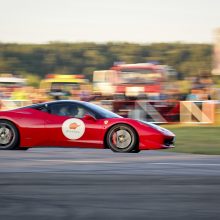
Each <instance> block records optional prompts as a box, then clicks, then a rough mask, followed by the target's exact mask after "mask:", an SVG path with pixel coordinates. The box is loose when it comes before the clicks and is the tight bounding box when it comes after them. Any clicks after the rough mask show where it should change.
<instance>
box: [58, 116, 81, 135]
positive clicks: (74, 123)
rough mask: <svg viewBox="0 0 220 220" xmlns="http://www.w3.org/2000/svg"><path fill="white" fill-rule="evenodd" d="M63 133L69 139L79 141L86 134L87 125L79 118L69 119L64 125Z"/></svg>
mask: <svg viewBox="0 0 220 220" xmlns="http://www.w3.org/2000/svg"><path fill="white" fill-rule="evenodd" d="M62 132H63V134H64V136H65V137H67V138H68V139H79V138H80V137H82V136H83V134H84V132H85V124H84V122H83V121H82V120H80V119H77V118H71V119H67V120H66V121H64V123H63V125H62Z"/></svg>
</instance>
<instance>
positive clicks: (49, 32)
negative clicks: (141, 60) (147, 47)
mask: <svg viewBox="0 0 220 220" xmlns="http://www.w3.org/2000/svg"><path fill="white" fill-rule="evenodd" d="M218 27H220V0H184V1H183V0H182V1H180V0H0V42H3V43H6V42H13V43H47V42H52V41H62V42H84V41H86V42H97V43H105V42H133V43H154V42H155V43H156V42H186V43H187V42H188V43H212V42H213V38H214V37H213V35H214V34H213V31H214V29H216V28H218Z"/></svg>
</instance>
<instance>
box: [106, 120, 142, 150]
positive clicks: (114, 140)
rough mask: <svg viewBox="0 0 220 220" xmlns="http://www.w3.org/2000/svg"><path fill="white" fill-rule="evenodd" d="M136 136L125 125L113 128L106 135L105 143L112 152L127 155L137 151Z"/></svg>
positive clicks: (131, 129)
mask: <svg viewBox="0 0 220 220" xmlns="http://www.w3.org/2000/svg"><path fill="white" fill-rule="evenodd" d="M137 142H138V141H137V135H136V132H135V131H134V129H133V128H131V127H130V126H129V125H125V124H117V125H115V126H113V127H112V128H111V129H110V130H109V131H108V133H107V136H106V143H107V145H108V146H109V148H110V149H111V150H112V151H114V152H121V153H128V152H132V151H135V150H137Z"/></svg>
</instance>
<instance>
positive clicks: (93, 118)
mask: <svg viewBox="0 0 220 220" xmlns="http://www.w3.org/2000/svg"><path fill="white" fill-rule="evenodd" d="M83 118H84V119H85V120H88V121H96V118H95V117H94V116H92V115H90V114H85V115H84V117H83Z"/></svg>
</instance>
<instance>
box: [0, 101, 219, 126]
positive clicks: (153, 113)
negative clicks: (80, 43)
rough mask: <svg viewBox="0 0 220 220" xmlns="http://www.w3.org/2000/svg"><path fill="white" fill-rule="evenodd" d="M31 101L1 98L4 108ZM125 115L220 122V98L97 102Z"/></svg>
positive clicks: (0, 108) (161, 120)
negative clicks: (218, 99) (219, 99)
mask: <svg viewBox="0 0 220 220" xmlns="http://www.w3.org/2000/svg"><path fill="white" fill-rule="evenodd" d="M31 103H32V101H31V100H0V111H4V110H10V109H14V108H19V107H22V106H26V105H30V104H31ZM95 104H98V105H101V106H103V107H104V108H107V109H109V110H110V111H113V112H115V113H117V114H119V115H121V116H123V117H130V118H134V119H139V120H144V121H149V122H154V123H188V124H220V101H217V100H207V101H176V100H158V101H145V100H143V101H142V100H138V101H123V100H122V101H121V100H102V101H98V102H95Z"/></svg>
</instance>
